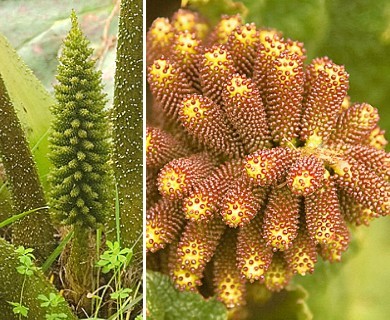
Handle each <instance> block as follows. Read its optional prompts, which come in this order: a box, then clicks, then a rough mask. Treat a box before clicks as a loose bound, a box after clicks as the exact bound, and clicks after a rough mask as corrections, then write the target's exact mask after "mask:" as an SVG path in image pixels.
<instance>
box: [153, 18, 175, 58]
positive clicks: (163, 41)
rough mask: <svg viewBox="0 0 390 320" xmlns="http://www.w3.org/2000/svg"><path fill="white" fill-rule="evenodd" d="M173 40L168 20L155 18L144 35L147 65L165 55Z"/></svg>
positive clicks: (171, 28)
mask: <svg viewBox="0 0 390 320" xmlns="http://www.w3.org/2000/svg"><path fill="white" fill-rule="evenodd" d="M173 38H174V32H173V27H172V25H171V24H170V23H169V20H168V19H166V18H157V19H156V20H154V22H153V24H152V26H151V27H150V29H149V31H148V33H147V34H146V48H147V50H146V52H147V54H146V58H147V63H148V64H151V63H152V62H153V61H154V60H156V59H159V58H160V57H161V56H163V55H167V54H168V52H169V48H170V46H171V43H172V40H173Z"/></svg>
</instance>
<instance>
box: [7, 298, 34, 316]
mask: <svg viewBox="0 0 390 320" xmlns="http://www.w3.org/2000/svg"><path fill="white" fill-rule="evenodd" d="M8 303H9V304H10V305H12V306H13V307H14V308H13V309H12V311H13V313H14V314H20V315H22V316H23V317H27V314H28V310H29V309H28V308H27V307H25V306H23V305H22V304H20V303H18V302H10V301H8Z"/></svg>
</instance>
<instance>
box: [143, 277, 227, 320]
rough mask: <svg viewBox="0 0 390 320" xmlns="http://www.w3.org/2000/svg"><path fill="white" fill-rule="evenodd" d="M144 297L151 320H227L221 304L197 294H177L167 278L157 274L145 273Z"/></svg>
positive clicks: (225, 311)
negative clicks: (145, 297)
mask: <svg viewBox="0 0 390 320" xmlns="http://www.w3.org/2000/svg"><path fill="white" fill-rule="evenodd" d="M146 296H147V298H148V300H147V308H148V312H149V316H148V318H150V319H151V320H176V319H177V320H190V319H207V320H224V319H227V310H226V308H225V307H224V305H223V304H222V303H220V302H218V301H217V300H215V299H214V298H211V299H209V300H205V299H204V298H203V297H202V296H201V295H199V294H197V293H192V292H178V291H177V290H176V289H175V288H174V287H173V285H172V283H171V281H170V279H169V278H168V276H166V275H163V274H161V273H158V272H152V271H148V272H147V273H146Z"/></svg>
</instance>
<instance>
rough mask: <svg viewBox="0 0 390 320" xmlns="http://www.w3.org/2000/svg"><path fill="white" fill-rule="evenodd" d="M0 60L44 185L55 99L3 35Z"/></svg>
mask: <svg viewBox="0 0 390 320" xmlns="http://www.w3.org/2000/svg"><path fill="white" fill-rule="evenodd" d="M0 61H1V62H2V63H0V74H1V77H2V78H3V80H4V85H5V87H6V88H7V91H8V94H9V97H10V101H11V102H12V104H13V106H14V107H15V110H16V112H17V115H18V118H19V119H20V122H21V125H22V128H23V130H24V132H25V133H26V135H27V140H28V142H29V146H30V148H32V149H33V150H32V152H33V154H34V159H35V161H36V162H37V168H38V172H39V176H40V177H41V179H42V183H43V184H44V185H45V181H46V175H47V173H48V169H49V160H48V158H47V153H48V141H47V131H48V129H49V124H50V119H51V114H50V111H49V107H50V106H51V105H53V103H54V99H53V97H52V96H51V95H50V94H49V93H48V92H47V91H46V90H45V88H44V87H43V86H42V83H41V82H39V80H38V79H37V78H36V77H35V76H34V74H33V73H32V72H31V70H30V69H29V68H28V67H27V66H26V65H25V63H24V62H23V61H22V60H21V59H20V57H19V55H18V54H17V53H16V52H15V50H14V49H13V48H12V47H11V46H10V44H9V42H8V40H7V39H6V38H5V37H4V36H2V35H1V34H0ZM5 62H6V63H5Z"/></svg>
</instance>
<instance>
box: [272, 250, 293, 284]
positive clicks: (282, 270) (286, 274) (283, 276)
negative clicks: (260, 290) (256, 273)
mask: <svg viewBox="0 0 390 320" xmlns="http://www.w3.org/2000/svg"><path fill="white" fill-rule="evenodd" d="M292 275H293V274H292V272H291V271H290V269H289V268H288V266H287V263H286V261H285V259H284V256H283V254H282V253H280V252H277V253H275V254H274V256H273V258H272V262H271V265H270V266H269V269H268V271H267V272H266V273H265V286H266V287H267V289H268V290H270V291H276V292H279V291H280V290H282V289H284V288H285V287H286V286H287V285H288V283H289V282H290V280H291V278H292Z"/></svg>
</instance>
